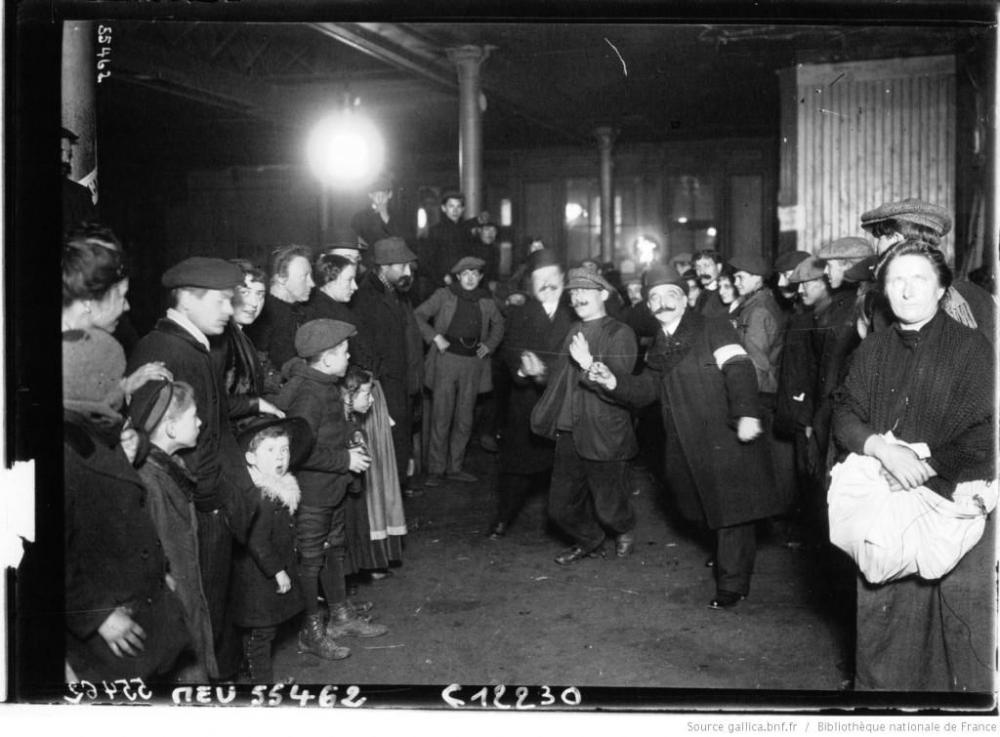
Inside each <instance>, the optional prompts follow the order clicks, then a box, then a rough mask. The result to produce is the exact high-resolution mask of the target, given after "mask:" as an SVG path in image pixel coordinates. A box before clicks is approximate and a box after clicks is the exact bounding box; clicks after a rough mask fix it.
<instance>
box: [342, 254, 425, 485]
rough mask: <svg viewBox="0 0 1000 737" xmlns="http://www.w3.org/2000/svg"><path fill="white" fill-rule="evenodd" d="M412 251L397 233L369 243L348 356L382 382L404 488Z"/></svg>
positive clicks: (416, 366) (412, 373) (411, 388)
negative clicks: (368, 261) (369, 254)
mask: <svg viewBox="0 0 1000 737" xmlns="http://www.w3.org/2000/svg"><path fill="white" fill-rule="evenodd" d="M416 260H417V256H416V254H414V253H413V251H411V250H410V249H409V247H408V246H407V245H406V241H404V240H403V239H402V238H399V237H397V236H391V237H389V238H383V239H382V240H379V241H376V242H375V244H374V245H373V246H372V264H373V267H372V270H371V271H369V272H368V273H367V274H365V275H364V277H363V278H362V279H361V280H360V281H359V284H358V291H357V292H355V294H354V299H353V301H352V305H351V309H352V311H353V313H354V316H355V318H356V325H357V328H358V334H357V336H356V337H355V338H354V342H353V344H352V353H353V361H354V362H355V363H356V364H357V365H358V366H360V367H361V368H363V369H366V370H368V371H371V372H372V374H374V376H375V378H376V379H378V380H379V382H380V384H381V385H382V391H383V393H384V394H385V402H386V406H387V409H388V410H389V416H390V417H391V418H392V420H393V422H395V424H394V425H393V426H392V440H393V445H394V447H395V451H396V468H397V471H398V473H399V481H400V484H401V485H402V486H403V493H404V494H406V495H410V494H412V490H411V489H410V488H409V486H408V484H409V483H410V480H409V475H408V474H407V470H408V468H407V467H408V465H409V463H410V460H411V458H412V456H413V422H414V417H415V413H414V407H415V405H416V403H417V402H418V401H419V396H420V391H421V386H422V383H423V382H422V375H423V347H422V342H421V339H420V329H419V328H418V327H417V321H416V318H415V317H414V315H413V307H412V306H411V305H410V301H409V299H408V297H407V291H408V290H409V288H410V286H411V284H412V283H413V269H414V267H415V265H416Z"/></svg>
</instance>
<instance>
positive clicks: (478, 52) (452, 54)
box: [447, 44, 494, 70]
mask: <svg viewBox="0 0 1000 737" xmlns="http://www.w3.org/2000/svg"><path fill="white" fill-rule="evenodd" d="M493 48H494V47H493V46H474V45H472V44H469V45H466V46H455V47H452V48H450V49H448V50H447V53H448V60H449V61H450V62H451V63H452V64H454V65H455V66H456V67H458V68H459V70H469V69H478V68H479V65H480V64H482V63H483V62H484V61H486V59H487V57H489V55H490V52H491V51H492V50H493Z"/></svg>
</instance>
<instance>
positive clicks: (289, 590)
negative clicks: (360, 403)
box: [232, 415, 311, 683]
mask: <svg viewBox="0 0 1000 737" xmlns="http://www.w3.org/2000/svg"><path fill="white" fill-rule="evenodd" d="M238 440H239V442H240V447H242V448H243V450H244V453H245V458H246V463H247V470H248V471H249V472H250V478H251V479H253V482H254V483H255V484H256V485H257V488H258V489H259V490H260V499H259V500H258V507H257V511H256V514H255V515H254V521H253V524H252V525H251V527H250V534H249V538H248V540H247V545H246V548H238V549H237V551H236V554H235V556H234V561H233V564H234V565H233V579H234V581H233V594H232V595H233V611H234V620H235V624H236V625H237V626H238V627H240V628H242V629H243V630H244V632H243V667H242V669H241V670H242V673H241V675H242V677H243V679H244V680H246V681H250V682H253V683H273V682H274V674H273V668H272V661H271V646H272V643H273V641H274V637H275V633H276V630H277V626H278V625H279V624H281V623H282V622H285V621H287V620H289V619H291V618H292V617H294V616H295V615H296V614H298V613H299V612H301V611H302V592H301V590H300V588H299V585H298V570H297V566H296V558H297V551H296V549H295V523H294V521H293V519H294V517H293V515H294V514H295V511H296V510H297V509H298V506H299V499H300V497H301V491H300V490H299V485H298V482H297V481H296V479H295V476H293V475H292V474H291V473H290V472H289V469H290V468H291V467H293V466H294V465H296V461H297V460H298V457H299V456H301V455H302V454H303V453H305V452H308V449H309V445H310V444H311V436H310V433H309V429H308V427H307V426H306V425H305V423H304V422H302V421H301V420H295V419H294V418H290V419H279V418H277V417H274V416H271V415H262V416H260V417H258V418H255V419H254V420H252V421H251V422H249V423H248V424H247V425H245V426H244V427H243V428H242V429H241V430H240V432H239V436H238Z"/></svg>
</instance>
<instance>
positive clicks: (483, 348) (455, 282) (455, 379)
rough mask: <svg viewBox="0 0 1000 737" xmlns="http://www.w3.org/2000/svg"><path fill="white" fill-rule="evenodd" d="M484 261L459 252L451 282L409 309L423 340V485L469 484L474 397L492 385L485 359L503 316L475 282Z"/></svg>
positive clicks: (493, 346) (500, 330)
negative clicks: (426, 434)
mask: <svg viewBox="0 0 1000 737" xmlns="http://www.w3.org/2000/svg"><path fill="white" fill-rule="evenodd" d="M485 267H486V262H485V261H484V260H483V259H481V258H477V257H475V256H464V257H463V258H460V259H459V260H458V262H457V263H455V264H454V265H453V266H452V267H451V274H452V277H453V278H452V282H451V284H449V285H448V286H447V287H441V288H440V289H437V290H436V291H435V292H434V294H432V295H431V296H430V297H429V298H428V299H427V300H426V301H425V302H424V303H423V304H421V305H420V306H419V307H417V309H416V310H415V311H414V315H415V317H416V318H417V325H418V326H419V327H420V333H421V335H422V336H423V338H424V342H426V343H427V345H428V351H427V358H426V360H425V361H424V384H425V385H426V386H427V388H428V389H430V390H431V392H432V394H433V397H432V401H431V437H430V446H429V448H428V451H427V471H428V476H427V479H426V481H425V482H424V483H425V485H426V486H440V485H441V483H442V479H443V478H444V477H445V475H446V474H447V478H448V479H450V480H452V481H461V482H465V483H473V482H475V481H478V479H477V478H476V477H475V476H473V475H472V474H471V473H469V472H468V471H465V470H464V469H463V468H462V464H463V463H464V461H465V447H466V445H468V442H469V436H470V435H471V433H472V421H473V414H474V411H475V407H476V396H477V395H478V394H481V393H485V392H488V391H491V390H492V388H493V381H492V374H491V372H490V362H489V360H488V359H489V357H490V356H491V355H492V354H493V353H494V352H495V351H496V349H497V346H499V345H500V341H501V340H502V339H503V323H504V321H503V317H502V316H501V314H500V309H499V308H498V307H497V305H496V302H494V301H493V296H492V295H491V294H490V291H489V290H488V289H486V288H485V287H482V286H480V284H481V282H482V280H483V270H484V268H485Z"/></svg>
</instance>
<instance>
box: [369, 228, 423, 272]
mask: <svg viewBox="0 0 1000 737" xmlns="http://www.w3.org/2000/svg"><path fill="white" fill-rule="evenodd" d="M416 260H417V254H415V253H414V252H413V251H411V250H410V247H409V246H407V245H406V241H404V240H403V239H402V238H400V237H398V236H395V235H392V236H389V237H388V238H383V239H382V240H378V241H375V245H374V246H372V262H373V263H374V264H375V265H377V266H381V265H383V264H408V263H410V262H411V261H416Z"/></svg>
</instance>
